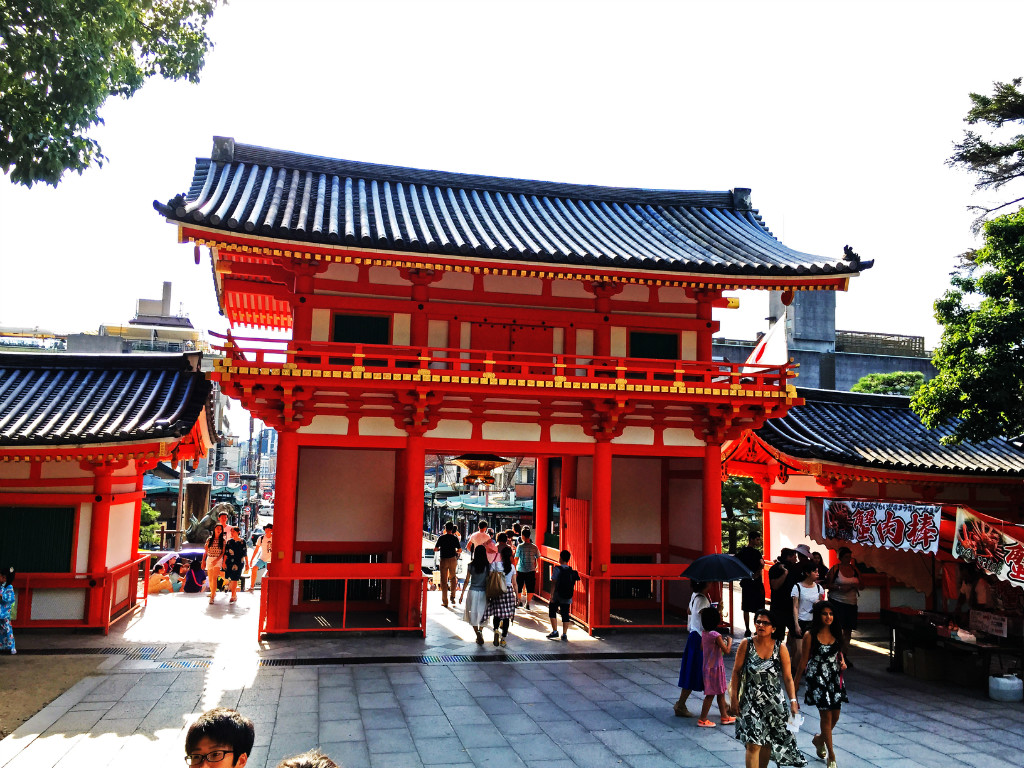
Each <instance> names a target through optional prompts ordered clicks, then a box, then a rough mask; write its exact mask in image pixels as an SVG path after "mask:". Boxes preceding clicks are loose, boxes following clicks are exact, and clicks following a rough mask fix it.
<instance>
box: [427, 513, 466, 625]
mask: <svg viewBox="0 0 1024 768" xmlns="http://www.w3.org/2000/svg"><path fill="white" fill-rule="evenodd" d="M434 551H435V552H440V554H441V556H440V558H439V562H438V568H439V570H440V571H441V605H443V606H444V607H445V608H447V607H448V591H449V589H450V590H451V593H452V602H453V603H454V602H455V593H456V592H458V591H459V577H458V576H457V575H456V571H457V570H458V566H459V554H460V553H461V552H462V547H461V546H460V542H459V537H458V536H456V535H455V524H454V523H452V522H451V521H448V522H447V523H445V524H444V533H443V534H442V535H440V536H438V537H437V541H436V542H435V543H434Z"/></svg>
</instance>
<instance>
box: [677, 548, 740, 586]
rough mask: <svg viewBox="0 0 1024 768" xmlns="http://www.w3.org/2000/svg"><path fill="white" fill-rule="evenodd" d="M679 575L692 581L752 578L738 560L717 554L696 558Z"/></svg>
mask: <svg viewBox="0 0 1024 768" xmlns="http://www.w3.org/2000/svg"><path fill="white" fill-rule="evenodd" d="M679 575H680V576H685V577H686V578H688V579H691V580H692V581H739V580H740V579H752V578H754V574H753V573H751V572H750V569H749V568H747V566H745V565H744V564H743V563H742V562H740V560H739V559H738V558H736V557H733V556H732V555H718V554H715V555H704V556H703V557H698V558H697V559H696V560H694V561H693V562H692V563H690V564H689V565H688V566H687V568H686V570H685V571H683V572H682V573H681V574H679Z"/></svg>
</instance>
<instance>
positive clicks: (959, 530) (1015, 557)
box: [953, 507, 1024, 587]
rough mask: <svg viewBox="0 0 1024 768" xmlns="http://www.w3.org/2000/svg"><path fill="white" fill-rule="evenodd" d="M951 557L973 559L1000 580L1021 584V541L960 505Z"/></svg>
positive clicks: (1023, 553)
mask: <svg viewBox="0 0 1024 768" xmlns="http://www.w3.org/2000/svg"><path fill="white" fill-rule="evenodd" d="M953 557H955V558H957V559H958V560H964V561H966V562H968V563H975V564H976V565H977V566H978V567H979V568H981V569H982V570H983V571H987V572H988V573H991V574H994V575H995V576H997V577H998V578H1000V579H1002V580H1003V581H1008V582H1010V583H1011V584H1014V585H1016V586H1018V587H1024V543H1021V542H1019V541H1017V540H1016V539H1014V538H1012V537H1011V536H1007V535H1006V534H1005V533H1003V532H1002V531H1000V530H999V529H998V528H995V527H993V526H991V525H989V524H988V523H986V522H985V521H984V520H982V519H981V518H978V517H975V516H974V515H972V514H971V513H970V512H968V511H967V510H966V509H964V508H963V507H957V510H956V535H954V536H953Z"/></svg>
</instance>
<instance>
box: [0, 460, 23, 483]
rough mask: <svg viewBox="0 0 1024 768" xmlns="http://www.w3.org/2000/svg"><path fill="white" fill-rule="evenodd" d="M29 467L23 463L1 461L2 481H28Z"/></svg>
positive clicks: (0, 478) (0, 479)
mask: <svg viewBox="0 0 1024 768" xmlns="http://www.w3.org/2000/svg"><path fill="white" fill-rule="evenodd" d="M28 471H29V465H28V464H25V463H23V462H20V461H19V462H18V463H17V464H15V463H14V462H11V461H0V481H3V480H27V479H28Z"/></svg>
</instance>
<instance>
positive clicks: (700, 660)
mask: <svg viewBox="0 0 1024 768" xmlns="http://www.w3.org/2000/svg"><path fill="white" fill-rule="evenodd" d="M692 585H693V595H692V596H691V597H690V618H689V621H688V622H687V625H686V628H687V630H688V631H689V633H690V634H689V636H688V637H687V638H686V648H684V649H683V659H682V662H681V663H680V665H679V687H680V688H682V690H681V691H680V692H679V701H677V702H676V703H675V704H674V705H673V707H672V709H673V711H674V712H675V713H676V717H693V713H692V712H690V710H688V709H687V708H686V700H687V699H688V698H690V693H691V692H692V691H703V690H704V652H703V650H702V649H701V632H703V631H704V626H703V624H702V623H701V620H700V612H701V611H703V610H704V609H705V608H710V607H711V600H710V599H708V595H707V591H708V586H709V585H708V583H707V582H701V581H694V582H692Z"/></svg>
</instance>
